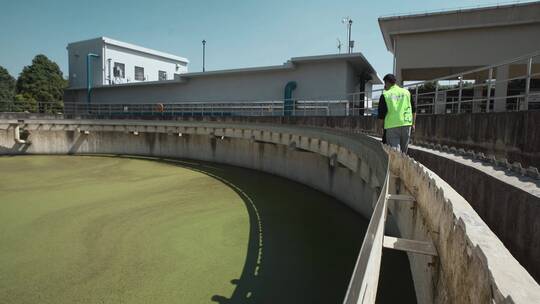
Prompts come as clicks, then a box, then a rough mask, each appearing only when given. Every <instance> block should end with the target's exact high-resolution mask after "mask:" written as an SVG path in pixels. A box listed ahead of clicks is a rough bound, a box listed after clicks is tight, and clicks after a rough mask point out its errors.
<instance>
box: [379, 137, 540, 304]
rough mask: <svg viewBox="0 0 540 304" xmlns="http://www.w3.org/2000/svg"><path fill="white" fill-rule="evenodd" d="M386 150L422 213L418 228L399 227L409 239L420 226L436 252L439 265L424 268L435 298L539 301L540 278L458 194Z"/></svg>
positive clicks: (443, 300)
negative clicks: (513, 254)
mask: <svg viewBox="0 0 540 304" xmlns="http://www.w3.org/2000/svg"><path fill="white" fill-rule="evenodd" d="M386 151H387V152H388V154H389V157H390V170H391V172H392V173H393V174H395V175H396V176H398V177H399V180H400V181H401V183H402V185H403V186H404V188H405V189H402V191H404V192H405V193H411V194H412V196H414V197H415V198H416V206H418V207H417V208H418V212H417V213H419V214H420V215H421V216H420V218H419V219H422V221H419V220H414V218H415V217H418V215H416V214H413V216H412V217H413V220H412V221H413V222H416V224H414V225H416V226H417V228H416V229H414V227H412V226H413V225H411V226H410V227H400V232H402V233H405V234H406V235H405V236H404V237H406V238H412V239H419V238H420V239H421V236H419V234H421V233H419V231H420V232H424V233H427V235H429V236H430V238H431V239H432V240H433V243H434V245H435V247H436V249H437V252H438V254H439V259H438V263H439V266H438V268H439V269H436V268H430V269H427V271H428V273H431V274H430V275H432V276H433V283H435V285H433V288H434V290H433V301H434V302H435V303H508V302H510V303H540V287H539V286H538V284H537V283H536V282H535V280H534V279H533V278H532V277H531V276H530V275H529V274H528V273H527V271H526V270H525V269H524V268H523V266H521V265H520V264H519V262H517V261H516V260H515V259H514V258H513V257H512V255H511V254H510V252H509V251H508V250H507V249H506V248H505V247H504V245H503V243H502V242H501V241H500V240H499V239H498V238H497V237H496V236H495V234H494V233H493V232H492V231H491V230H490V229H489V228H488V226H487V225H486V224H485V223H484V222H483V221H482V219H481V218H480V217H479V216H478V214H477V213H476V212H475V211H474V210H473V208H472V207H471V206H470V205H469V204H468V203H467V201H466V200H465V199H464V198H463V197H462V196H460V195H459V194H458V193H457V192H456V191H455V190H454V189H452V187H450V185H448V184H447V183H446V182H445V181H444V180H442V179H441V178H440V177H439V176H437V175H436V174H435V173H433V172H432V171H430V170H429V169H427V168H426V167H425V166H423V165H421V164H420V163H418V162H417V161H415V160H413V159H411V158H409V157H408V156H406V155H403V154H401V153H399V152H397V151H395V150H393V149H390V148H387V149H386ZM395 211H396V210H394V212H395ZM412 212H413V213H414V212H416V211H412ZM395 217H396V216H395ZM397 217H398V222H400V221H399V215H398V216H397ZM401 222H402V223H403V221H401ZM398 225H399V224H398ZM408 229H410V230H409V231H407V230H408ZM413 265H415V263H413V262H411V267H413ZM428 275H429V274H428ZM415 283H416V282H415ZM445 287H446V288H445Z"/></svg>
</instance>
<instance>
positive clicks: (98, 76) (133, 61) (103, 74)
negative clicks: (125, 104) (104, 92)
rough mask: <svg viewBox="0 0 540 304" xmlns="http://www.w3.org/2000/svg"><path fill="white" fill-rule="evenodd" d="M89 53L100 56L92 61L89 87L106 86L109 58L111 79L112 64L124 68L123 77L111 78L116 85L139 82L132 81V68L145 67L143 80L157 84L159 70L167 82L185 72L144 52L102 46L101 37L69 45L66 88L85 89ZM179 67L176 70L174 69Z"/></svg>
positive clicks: (184, 66) (175, 63) (176, 63)
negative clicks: (117, 64)
mask: <svg viewBox="0 0 540 304" xmlns="http://www.w3.org/2000/svg"><path fill="white" fill-rule="evenodd" d="M88 53H94V54H97V55H99V57H98V58H92V63H91V67H92V86H101V85H108V84H109V81H108V80H109V68H108V62H107V59H109V58H110V59H111V69H110V73H111V76H113V73H114V72H113V68H114V63H115V62H119V63H123V64H124V65H125V70H124V72H125V78H124V79H120V78H114V77H112V78H111V79H112V80H113V81H114V82H115V83H128V82H140V81H136V80H135V66H139V67H143V68H144V76H145V77H146V80H145V81H158V80H159V79H158V71H165V72H167V80H172V79H174V74H175V73H176V74H182V73H187V71H188V69H187V63H185V62H181V61H177V60H172V59H167V58H164V57H159V56H155V55H151V54H147V53H143V52H138V51H134V50H130V49H127V48H122V47H118V46H115V45H108V44H105V43H104V42H103V40H102V38H96V39H92V40H87V41H81V42H77V43H74V44H70V45H69V46H68V63H69V86H70V88H86V85H87V83H86V56H87V54H88ZM177 66H178V68H177Z"/></svg>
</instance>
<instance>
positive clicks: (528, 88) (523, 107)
mask: <svg viewBox="0 0 540 304" xmlns="http://www.w3.org/2000/svg"><path fill="white" fill-rule="evenodd" d="M532 63H533V56H531V57H530V58H529V60H528V61H527V78H526V79H525V98H524V100H523V104H522V105H521V107H520V110H523V111H527V110H528V109H529V94H530V92H531V74H532Z"/></svg>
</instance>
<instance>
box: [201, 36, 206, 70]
mask: <svg viewBox="0 0 540 304" xmlns="http://www.w3.org/2000/svg"><path fill="white" fill-rule="evenodd" d="M205 57H206V40H203V41H202V71H203V72H204V71H205V59H206V58H205Z"/></svg>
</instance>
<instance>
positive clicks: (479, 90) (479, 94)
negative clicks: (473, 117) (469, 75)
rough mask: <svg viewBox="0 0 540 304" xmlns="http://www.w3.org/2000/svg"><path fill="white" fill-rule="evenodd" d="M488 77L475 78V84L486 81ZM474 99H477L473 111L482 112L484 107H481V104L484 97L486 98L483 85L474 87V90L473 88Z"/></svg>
mask: <svg viewBox="0 0 540 304" xmlns="http://www.w3.org/2000/svg"><path fill="white" fill-rule="evenodd" d="M485 80H486V79H485V78H477V79H475V80H474V84H475V85H479V84H481V83H482V82H484V81H485ZM473 99H474V100H475V101H474V102H473V104H472V111H473V113H478V112H481V110H482V107H481V104H482V101H480V100H482V99H484V87H483V86H479V87H476V86H475V87H474V90H473Z"/></svg>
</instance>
